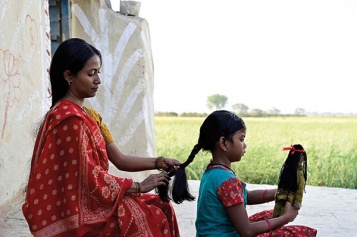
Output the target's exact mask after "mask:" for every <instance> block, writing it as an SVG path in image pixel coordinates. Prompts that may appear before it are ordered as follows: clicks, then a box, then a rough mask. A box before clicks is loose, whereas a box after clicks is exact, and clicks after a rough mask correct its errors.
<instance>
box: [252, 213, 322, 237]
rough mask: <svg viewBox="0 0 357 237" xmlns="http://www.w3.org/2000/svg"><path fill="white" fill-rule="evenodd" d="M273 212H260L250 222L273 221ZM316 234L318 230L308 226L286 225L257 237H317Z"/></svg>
mask: <svg viewBox="0 0 357 237" xmlns="http://www.w3.org/2000/svg"><path fill="white" fill-rule="evenodd" d="M273 211H274V210H267V211H262V212H258V213H256V214H254V215H251V216H250V217H249V221H250V222H256V221H261V220H264V219H271V218H273ZM316 234H317V230H316V229H313V228H310V227H308V226H302V225H286V226H283V227H281V228H279V229H276V230H273V231H271V232H267V233H264V234H259V235H257V236H256V237H274V236H275V237H315V236H316Z"/></svg>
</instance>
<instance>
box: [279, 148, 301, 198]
mask: <svg viewBox="0 0 357 237" xmlns="http://www.w3.org/2000/svg"><path fill="white" fill-rule="evenodd" d="M301 156H302V157H303V160H304V161H305V163H304V165H303V167H302V172H303V175H304V178H305V185H306V181H307V154H306V152H305V150H304V148H303V147H302V146H301V145H300V144H295V145H293V146H292V147H291V149H290V151H289V154H288V157H287V158H286V160H285V162H284V164H283V166H282V167H281V170H280V176H279V183H278V189H285V190H289V191H292V192H295V191H296V190H297V188H298V181H297V175H296V172H297V168H298V164H299V162H300V158H301Z"/></svg>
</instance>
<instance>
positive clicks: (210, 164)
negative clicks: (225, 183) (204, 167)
mask: <svg viewBox="0 0 357 237" xmlns="http://www.w3.org/2000/svg"><path fill="white" fill-rule="evenodd" d="M213 165H219V166H223V167H225V168H226V169H229V170H230V171H232V172H233V174H234V175H236V172H234V171H233V170H232V169H231V168H229V167H228V166H226V165H223V164H218V163H217V164H216V163H212V162H211V163H209V165H208V166H213Z"/></svg>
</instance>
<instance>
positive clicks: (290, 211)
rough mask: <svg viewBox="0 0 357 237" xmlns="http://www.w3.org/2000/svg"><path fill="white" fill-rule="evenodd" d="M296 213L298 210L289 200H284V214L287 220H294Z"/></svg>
mask: <svg viewBox="0 0 357 237" xmlns="http://www.w3.org/2000/svg"><path fill="white" fill-rule="evenodd" d="M298 214H299V210H298V209H296V208H294V207H293V205H291V203H290V202H286V204H285V212H284V216H286V218H287V221H288V222H292V221H293V220H295V218H296V217H297V215H298Z"/></svg>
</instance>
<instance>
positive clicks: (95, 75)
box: [69, 55, 101, 99]
mask: <svg viewBox="0 0 357 237" xmlns="http://www.w3.org/2000/svg"><path fill="white" fill-rule="evenodd" d="M99 73H100V58H99V57H98V55H94V56H93V57H91V58H89V59H88V61H87V62H86V63H85V65H84V67H83V68H82V70H80V71H79V72H78V73H77V75H74V76H72V83H71V85H70V86H69V90H70V91H71V92H72V93H73V94H74V95H75V96H76V97H77V98H79V99H85V98H89V97H94V96H95V95H96V93H97V91H98V88H99V84H100V83H101V80H100V76H99Z"/></svg>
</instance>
